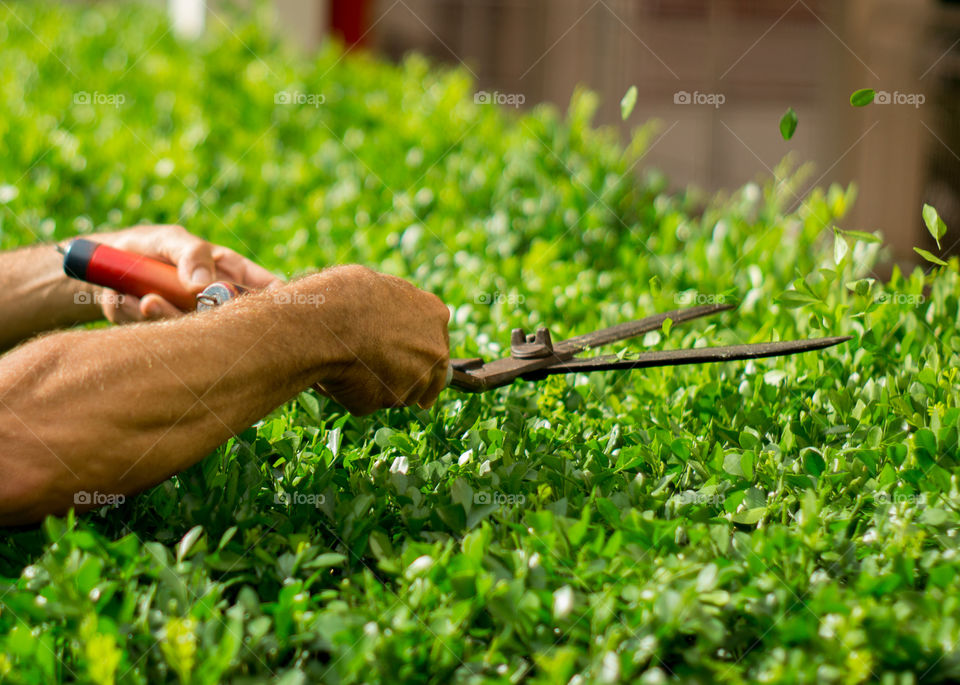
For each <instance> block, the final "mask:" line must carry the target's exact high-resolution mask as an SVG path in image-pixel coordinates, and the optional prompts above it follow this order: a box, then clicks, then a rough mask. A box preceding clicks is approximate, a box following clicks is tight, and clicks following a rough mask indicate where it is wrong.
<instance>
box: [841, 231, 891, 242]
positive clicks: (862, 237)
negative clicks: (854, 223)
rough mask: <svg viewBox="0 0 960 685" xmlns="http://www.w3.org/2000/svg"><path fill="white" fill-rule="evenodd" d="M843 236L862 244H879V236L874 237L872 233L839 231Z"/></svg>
mask: <svg viewBox="0 0 960 685" xmlns="http://www.w3.org/2000/svg"><path fill="white" fill-rule="evenodd" d="M840 232H841V233H843V234H844V235H847V236H850V237H851V238H856V239H857V240H859V241H860V242H862V243H879V242H881V239H880V236H876V235H874V234H873V233H867V232H866V231H843V230H841V231H840Z"/></svg>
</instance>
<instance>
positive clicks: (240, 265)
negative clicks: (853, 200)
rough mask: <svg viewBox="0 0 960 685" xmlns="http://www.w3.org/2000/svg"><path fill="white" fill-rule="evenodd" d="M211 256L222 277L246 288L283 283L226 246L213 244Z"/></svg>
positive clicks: (273, 285)
mask: <svg viewBox="0 0 960 685" xmlns="http://www.w3.org/2000/svg"><path fill="white" fill-rule="evenodd" d="M213 258H214V261H215V262H216V265H217V272H218V274H219V275H220V277H222V278H226V279H227V280H230V281H233V282H234V283H237V284H238V285H245V286H247V287H248V288H269V287H276V286H279V285H283V281H281V280H280V279H279V278H277V277H276V276H274V275H273V274H272V273H270V272H269V271H267V270H266V269H265V268H263V267H262V266H260V265H259V264H257V263H256V262H253V261H251V260H249V259H247V258H246V257H243V256H241V255H239V254H237V253H236V252H234V251H233V250H231V249H230V248H228V247H223V246H222V245H215V246H214V248H213Z"/></svg>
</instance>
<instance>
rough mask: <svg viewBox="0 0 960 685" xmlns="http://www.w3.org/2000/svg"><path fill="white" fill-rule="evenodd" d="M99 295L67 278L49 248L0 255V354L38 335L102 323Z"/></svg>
mask: <svg viewBox="0 0 960 685" xmlns="http://www.w3.org/2000/svg"><path fill="white" fill-rule="evenodd" d="M100 292H101V289H100V288H97V287H96V286H92V285H89V284H86V283H81V282H80V281H76V280H73V279H70V278H67V277H66V276H65V275H64V273H63V267H62V258H61V257H60V255H59V254H58V253H57V251H56V250H55V249H54V248H53V246H51V245H40V246H37V247H27V248H23V249H20V250H15V251H13V252H5V253H0V321H2V322H3V326H2V328H0V351H3V350H6V349H9V348H11V347H13V346H14V345H16V344H17V343H19V342H21V341H22V340H26V339H27V338H30V337H32V336H34V335H36V334H37V333H41V332H43V331H49V330H53V329H56V328H65V327H67V326H71V325H73V324H76V323H85V322H88V321H96V320H98V319H102V318H103V312H102V310H101V308H100V306H99V304H98V303H97V300H98V299H99V296H100Z"/></svg>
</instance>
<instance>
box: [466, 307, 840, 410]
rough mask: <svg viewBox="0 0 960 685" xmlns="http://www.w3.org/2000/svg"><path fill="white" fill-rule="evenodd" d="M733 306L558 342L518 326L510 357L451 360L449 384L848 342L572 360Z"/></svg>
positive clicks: (490, 384)
mask: <svg viewBox="0 0 960 685" xmlns="http://www.w3.org/2000/svg"><path fill="white" fill-rule="evenodd" d="M733 308H734V306H733V305H732V304H706V305H699V306H695V307H689V308H686V309H676V310H674V311H670V312H664V313H663V314H654V315H652V316H647V317H644V318H642V319H636V320H635V321H627V322H626V323H621V324H617V325H616V326H611V327H610V328H604V329H601V330H599V331H594V332H593V333H586V334H584V335H578V336H576V337H574V338H568V339H567V340H564V341H563V342H559V343H554V342H553V341H552V339H551V335H550V330H549V329H547V328H543V327H541V328H538V329H537V332H536V333H534V334H531V335H527V334H526V333H524V331H523V329H520V328H515V329H513V333H512V335H511V339H510V356H509V357H503V358H502V359H497V360H496V361H492V362H488V363H484V361H483V360H482V359H481V358H479V357H474V358H470V359H451V360H450V369H451V371H450V381H449V385H450V386H451V387H454V388H457V389H459V390H463V391H465V392H484V391H486V390H492V389H494V388H499V387H502V386H504V385H510V384H511V383H513V382H514V381H515V380H517V379H518V378H522V379H523V380H531V381H535V380H540V379H542V378H546V377H547V376H552V375H554V374H561V373H587V372H590V371H618V370H629V369H646V368H651V367H654V366H675V365H679V364H705V363H709V362H723V361H738V360H743V359H760V358H763V357H781V356H784V355H788V354H798V353H800V352H812V351H814V350H822V349H824V348H827V347H832V346H833V345H838V344H840V343H842V342H845V341H847V340H850V336H833V337H828V338H811V339H808V340H786V341H782V342H767V343H753V344H749V345H726V346H723V347H701V348H694V349H687V350H656V351H651V352H643V353H640V354H638V355H637V356H635V357H633V358H628V359H622V358H620V357H619V356H617V355H615V354H606V355H600V356H598V357H591V358H587V359H577V358H576V357H577V355H578V354H580V353H581V352H583V351H584V350H588V349H592V348H595V347H602V346H603V345H609V344H610V343H614V342H617V341H620V340H626V339H628V338H633V337H635V336H638V335H643V334H644V333H649V332H650V331H656V330H659V329H660V328H661V327H662V326H663V324H664V323H665V322H666V321H667V320H668V319H669V320H670V321H672V322H673V323H683V322H685V321H690V320H692V319H699V318H701V317H704V316H709V315H711V314H716V313H718V312H722V311H727V310H730V309H733Z"/></svg>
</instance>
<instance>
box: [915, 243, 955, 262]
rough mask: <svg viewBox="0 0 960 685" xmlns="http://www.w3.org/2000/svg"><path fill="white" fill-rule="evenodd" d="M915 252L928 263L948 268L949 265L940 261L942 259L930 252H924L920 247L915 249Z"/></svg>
mask: <svg viewBox="0 0 960 685" xmlns="http://www.w3.org/2000/svg"><path fill="white" fill-rule="evenodd" d="M913 251H914V252H916V253H917V254H918V255H920V256H921V257H923V258H924V259H926V260H927V261H928V262H933V263H934V264H938V265H939V266H947V263H946V262H945V261H943V260H942V259H940V258H939V257H937V256H936V255H934V254H931V253H930V252H927V251H926V250H924V249H921V248H919V247H915V248H913Z"/></svg>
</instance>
